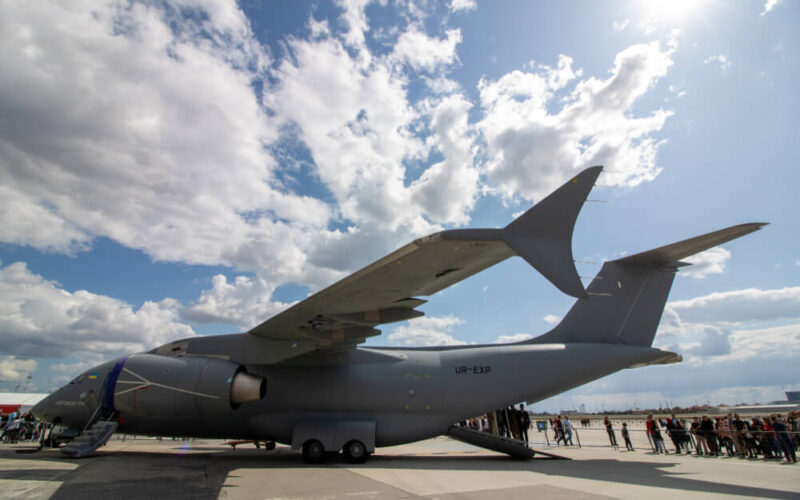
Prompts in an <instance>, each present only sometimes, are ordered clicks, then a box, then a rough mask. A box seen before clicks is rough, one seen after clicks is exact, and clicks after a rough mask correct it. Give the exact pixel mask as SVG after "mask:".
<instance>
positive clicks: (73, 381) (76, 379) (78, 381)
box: [70, 373, 86, 384]
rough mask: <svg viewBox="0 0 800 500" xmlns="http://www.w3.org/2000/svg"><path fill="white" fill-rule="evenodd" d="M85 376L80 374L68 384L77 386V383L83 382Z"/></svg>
mask: <svg viewBox="0 0 800 500" xmlns="http://www.w3.org/2000/svg"><path fill="white" fill-rule="evenodd" d="M85 376H86V374H85V373H81V374H80V375H78V376H77V377H75V378H74V379H72V382H70V384H79V383H81V382H82V381H83V378H84V377H85Z"/></svg>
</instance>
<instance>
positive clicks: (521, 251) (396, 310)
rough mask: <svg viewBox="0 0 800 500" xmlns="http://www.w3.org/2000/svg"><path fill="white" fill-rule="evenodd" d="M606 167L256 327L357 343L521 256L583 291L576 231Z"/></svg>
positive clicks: (257, 331) (434, 240)
mask: <svg viewBox="0 0 800 500" xmlns="http://www.w3.org/2000/svg"><path fill="white" fill-rule="evenodd" d="M601 171H602V167H591V168H589V169H586V170H584V171H583V172H581V173H580V174H578V175H577V176H575V177H574V178H572V179H570V180H569V181H568V182H566V183H565V184H564V185H562V186H561V187H560V188H559V189H557V190H556V191H554V192H553V193H551V194H550V195H549V196H548V197H546V198H544V199H543V200H541V201H540V202H539V203H537V204H536V205H534V206H533V208H531V209H530V210H528V211H527V212H525V213H524V214H522V215H521V216H520V217H518V218H517V219H515V220H514V221H512V222H511V223H510V224H509V225H508V226H506V227H505V228H502V229H455V230H448V231H442V232H439V233H435V234H432V235H430V236H426V237H424V238H420V239H418V240H415V241H414V242H412V243H409V244H408V245H405V246H404V247H402V248H400V249H398V250H396V251H394V252H392V253H390V254H389V255H387V256H385V257H383V258H382V259H379V260H377V261H375V262H373V263H372V264H370V265H368V266H367V267H365V268H363V269H361V270H360V271H357V272H355V273H353V274H351V275H350V276H348V277H346V278H344V279H342V280H340V281H338V282H336V283H334V284H333V285H331V286H329V287H328V288H325V289H323V290H321V291H319V292H317V293H315V294H314V295H312V296H310V297H308V298H306V299H305V300H303V301H301V302H299V303H297V304H295V305H293V306H292V307H290V308H288V309H286V310H285V311H283V312H281V313H279V314H277V315H275V316H273V317H272V318H270V319H268V320H266V321H265V322H263V323H261V324H260V325H258V326H256V327H255V328H253V329H252V330H250V333H251V334H253V335H258V336H261V337H266V338H271V339H276V340H287V341H300V340H313V341H315V342H316V345H317V347H318V348H322V349H331V348H336V349H338V348H345V347H349V346H355V345H356V344H358V343H361V342H363V341H364V340H365V339H366V338H368V337H372V336H375V335H379V334H380V330H378V329H376V328H375V327H376V326H377V325H380V324H384V323H392V322H396V321H404V320H407V319H411V318H416V317H419V316H422V315H423V314H424V313H422V312H421V311H418V310H416V309H414V308H415V307H417V306H419V305H421V304H424V303H425V302H426V301H425V300H423V299H420V298H418V297H419V296H428V295H433V294H434V293H436V292H438V291H440V290H443V289H444V288H447V287H449V286H450V285H453V284H455V283H458V282H459V281H461V280H463V279H465V278H467V277H469V276H472V275H473V274H476V273H478V272H480V271H482V270H484V269H486V268H488V267H491V266H493V265H495V264H497V263H499V262H502V261H504V260H505V259H507V258H509V257H511V256H514V255H519V256H521V257H523V258H524V259H525V260H526V261H527V262H528V263H530V264H531V265H532V266H533V267H535V268H536V269H537V270H538V271H539V272H540V273H542V275H544V276H545V277H546V278H547V279H548V280H550V281H551V282H552V283H553V284H554V285H555V286H556V287H557V288H558V289H560V290H561V291H563V292H564V293H566V294H568V295H572V296H574V297H583V296H585V293H586V291H585V289H584V288H583V285H582V283H581V281H580V277H579V276H578V272H577V270H576V269H575V263H574V260H573V257H572V232H573V229H574V227H575V221H576V220H577V218H578V213H579V212H580V209H581V208H582V206H583V204H584V202H585V201H586V197H587V196H588V194H589V192H590V191H591V190H592V187H593V186H594V183H595V181H596V180H597V177H598V176H599V175H600V172H601Z"/></svg>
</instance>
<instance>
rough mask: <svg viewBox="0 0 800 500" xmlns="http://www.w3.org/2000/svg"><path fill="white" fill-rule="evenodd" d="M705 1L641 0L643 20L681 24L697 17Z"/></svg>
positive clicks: (639, 3)
mask: <svg viewBox="0 0 800 500" xmlns="http://www.w3.org/2000/svg"><path fill="white" fill-rule="evenodd" d="M707 3H708V2H707V1H704V0H639V2H638V6H639V11H640V12H641V15H642V18H644V19H646V20H650V21H655V22H672V23H675V22H681V21H686V20H688V19H690V18H693V17H695V16H697V15H698V14H699V13H700V11H701V10H703V8H704V7H705V5H706V4H707Z"/></svg>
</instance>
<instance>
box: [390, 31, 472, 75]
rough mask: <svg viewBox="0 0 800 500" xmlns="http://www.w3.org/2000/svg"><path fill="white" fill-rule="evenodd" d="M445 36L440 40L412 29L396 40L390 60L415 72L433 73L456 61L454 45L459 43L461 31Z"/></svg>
mask: <svg viewBox="0 0 800 500" xmlns="http://www.w3.org/2000/svg"><path fill="white" fill-rule="evenodd" d="M446 35H447V37H446V38H442V39H438V38H432V37H429V36H428V35H426V34H425V33H422V32H421V31H418V30H417V28H413V27H412V28H411V29H410V30H409V31H406V32H404V33H403V34H401V35H400V38H398V40H397V43H396V44H395V46H394V52H393V53H392V56H391V59H392V60H394V61H397V62H399V63H404V64H408V65H409V66H410V67H412V68H414V69H416V70H424V71H435V70H436V69H437V68H439V67H441V66H443V65H448V64H451V63H453V62H454V61H455V60H456V45H458V44H459V43H461V31H460V30H457V29H454V30H448V31H447V33H446Z"/></svg>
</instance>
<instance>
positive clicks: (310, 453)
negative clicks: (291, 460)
mask: <svg viewBox="0 0 800 500" xmlns="http://www.w3.org/2000/svg"><path fill="white" fill-rule="evenodd" d="M342 454H343V455H344V459H345V460H347V462H348V463H351V464H363V463H364V462H366V461H367V459H368V458H369V455H370V453H369V452H368V451H367V447H366V446H364V443H362V442H361V441H358V440H357V439H354V440H352V441H348V442H347V444H345V445H344V448H342ZM325 455H326V453H325V447H324V446H323V445H322V443H321V442H319V441H318V440H316V439H310V440H308V441H306V442H305V443H303V460H304V461H305V462H307V463H310V464H319V463H322V462H324V461H325Z"/></svg>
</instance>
